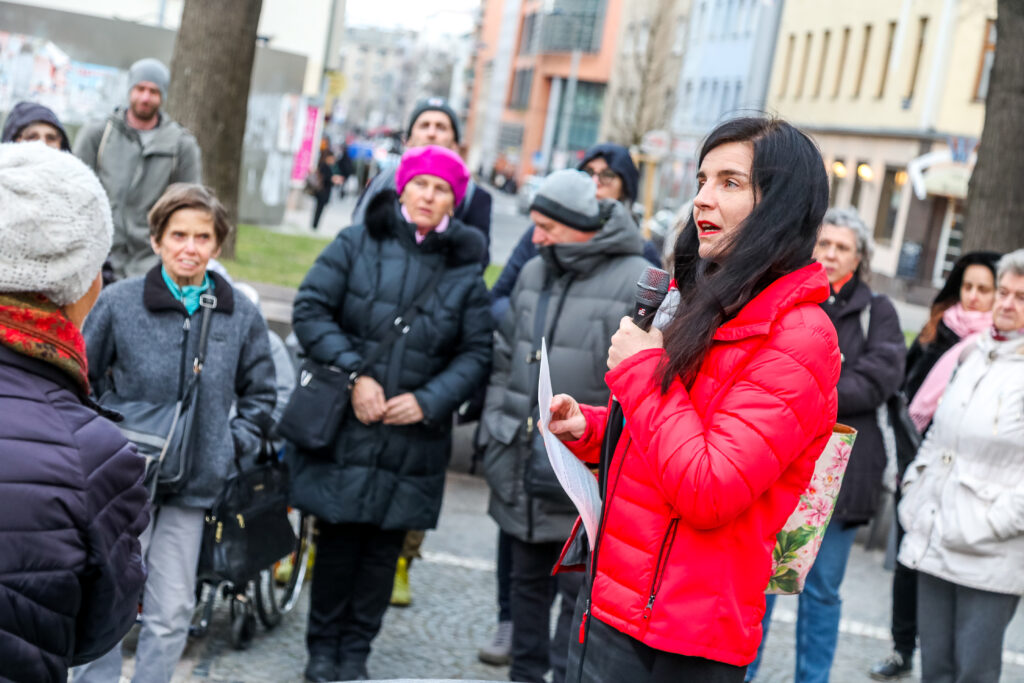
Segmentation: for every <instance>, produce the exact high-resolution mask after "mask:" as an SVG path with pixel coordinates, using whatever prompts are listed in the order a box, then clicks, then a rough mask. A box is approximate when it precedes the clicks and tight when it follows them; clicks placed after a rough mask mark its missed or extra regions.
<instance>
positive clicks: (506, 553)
mask: <svg viewBox="0 0 1024 683" xmlns="http://www.w3.org/2000/svg"><path fill="white" fill-rule="evenodd" d="M497 574H498V577H497V578H498V621H512V606H511V605H510V604H509V590H510V589H511V584H512V537H511V536H509V535H508V534H506V533H505V532H504V531H501V530H500V529H499V530H498V571H497Z"/></svg>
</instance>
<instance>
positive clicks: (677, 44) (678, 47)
mask: <svg viewBox="0 0 1024 683" xmlns="http://www.w3.org/2000/svg"><path fill="white" fill-rule="evenodd" d="M685 45H686V17H676V32H675V35H674V36H673V38H672V54H674V55H676V56H679V55H681V54H683V47H684V46H685Z"/></svg>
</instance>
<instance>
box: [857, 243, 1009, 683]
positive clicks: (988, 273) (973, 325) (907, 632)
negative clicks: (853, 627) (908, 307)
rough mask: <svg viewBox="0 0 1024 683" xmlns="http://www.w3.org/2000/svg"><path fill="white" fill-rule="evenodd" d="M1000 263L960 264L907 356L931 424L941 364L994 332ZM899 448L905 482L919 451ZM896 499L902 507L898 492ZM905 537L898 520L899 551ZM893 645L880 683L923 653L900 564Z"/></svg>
mask: <svg viewBox="0 0 1024 683" xmlns="http://www.w3.org/2000/svg"><path fill="white" fill-rule="evenodd" d="M998 262H999V254H997V253H996V252H993V251H972V252H970V253H967V254H964V255H963V256H961V257H960V258H959V259H957V261H956V263H955V264H954V265H953V270H952V271H950V273H949V277H948V278H947V279H946V283H945V284H944V285H943V286H942V289H941V290H939V293H938V294H937V295H935V299H934V301H932V307H931V315H930V316H929V318H928V322H927V323H925V326H924V328H923V329H922V330H921V333H920V334H918V335H917V338H916V339H915V340H914V343H913V344H911V345H910V350H909V351H907V372H906V376H905V377H904V379H903V393H904V394H905V395H906V398H907V400H908V401H916V403H917V404H918V405H917V406H915V407H916V408H918V414H919V415H920V416H921V421H923V422H924V424H925V425H926V424H927V423H928V422H930V421H931V419H932V416H933V414H934V413H935V408H936V406H937V405H938V401H939V398H940V397H941V395H942V391H944V390H945V388H946V385H947V384H948V383H949V378H950V375H951V374H952V370H953V367H952V364H949V367H948V368H946V369H944V368H941V367H940V369H939V370H937V371H936V372H935V373H934V374H933V373H932V369H933V368H934V367H935V366H936V363H937V362H938V360H939V359H940V358H942V356H943V355H944V354H945V353H946V352H947V351H949V350H950V349H951V348H953V347H954V346H956V345H957V344H959V343H960V342H961V341H963V340H965V339H968V338H970V337H971V336H973V335H975V334H977V333H979V332H982V331H986V332H987V331H988V330H989V329H990V328H991V327H992V306H993V304H995V300H996V263H998ZM926 379H927V381H926ZM918 390H921V391H920V392H919V391H918ZM919 393H920V397H918V394H919ZM896 446H897V451H896V462H897V475H898V477H899V479H901V480H902V478H903V473H904V472H905V471H906V469H907V466H908V465H909V464H910V461H911V460H913V459H914V457H915V456H916V455H917V449H916V448H910V447H907V446H909V444H907V445H902V444H901V443H900V441H899V440H897V442H896ZM901 446H902V447H901ZM895 499H896V504H897V505H899V502H900V492H899V491H898V490H897V491H896V497H895ZM903 534H904V531H903V527H902V525H900V524H899V520H898V519H897V522H896V546H897V547H899V544H900V543H901V542H902V540H903ZM892 640H893V651H892V654H890V655H889V656H888V657H886V658H885V659H883V660H882V661H880V662H878V663H877V664H875V665H874V666H873V667H872V668H871V671H870V672H869V674H870V676H871V678H873V679H875V680H876V681H894V680H899V679H900V678H903V677H905V676H907V675H909V674H910V671H911V670H912V669H913V660H914V650H916V649H917V573H916V572H915V571H914V570H913V569H908V568H907V567H904V566H903V565H902V564H900V563H899V562H897V563H896V570H895V571H894V572H893V578H892Z"/></svg>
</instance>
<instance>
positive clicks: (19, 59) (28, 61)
mask: <svg viewBox="0 0 1024 683" xmlns="http://www.w3.org/2000/svg"><path fill="white" fill-rule="evenodd" d="M70 63H71V60H70V59H69V58H68V56H67V54H65V53H64V51H63V50H61V49H60V48H59V47H57V46H56V45H54V44H53V43H52V42H50V41H48V40H43V39H41V38H35V37H32V36H26V35H21V34H19V33H8V32H6V31H0V111H10V109H11V107H13V106H14V105H15V104H17V103H18V102H20V101H22V100H31V101H33V102H38V103H39V104H42V105H45V106H47V107H49V108H50V109H52V110H53V111H54V113H56V114H57V116H58V117H59V118H64V116H65V115H66V114H67V112H66V105H67V92H66V88H67V74H68V68H69V66H70Z"/></svg>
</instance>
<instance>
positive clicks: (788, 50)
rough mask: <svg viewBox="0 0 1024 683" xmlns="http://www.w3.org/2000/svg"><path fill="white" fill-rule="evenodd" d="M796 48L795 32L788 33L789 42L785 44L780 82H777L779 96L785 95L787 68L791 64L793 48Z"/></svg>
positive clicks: (787, 79) (788, 68)
mask: <svg viewBox="0 0 1024 683" xmlns="http://www.w3.org/2000/svg"><path fill="white" fill-rule="evenodd" d="M794 49H796V34H795V33H790V34H789V42H788V43H787V44H786V61H785V63H784V64H783V66H782V83H780V84H779V97H785V96H786V86H788V85H789V70H790V67H792V65H793V50H794Z"/></svg>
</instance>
